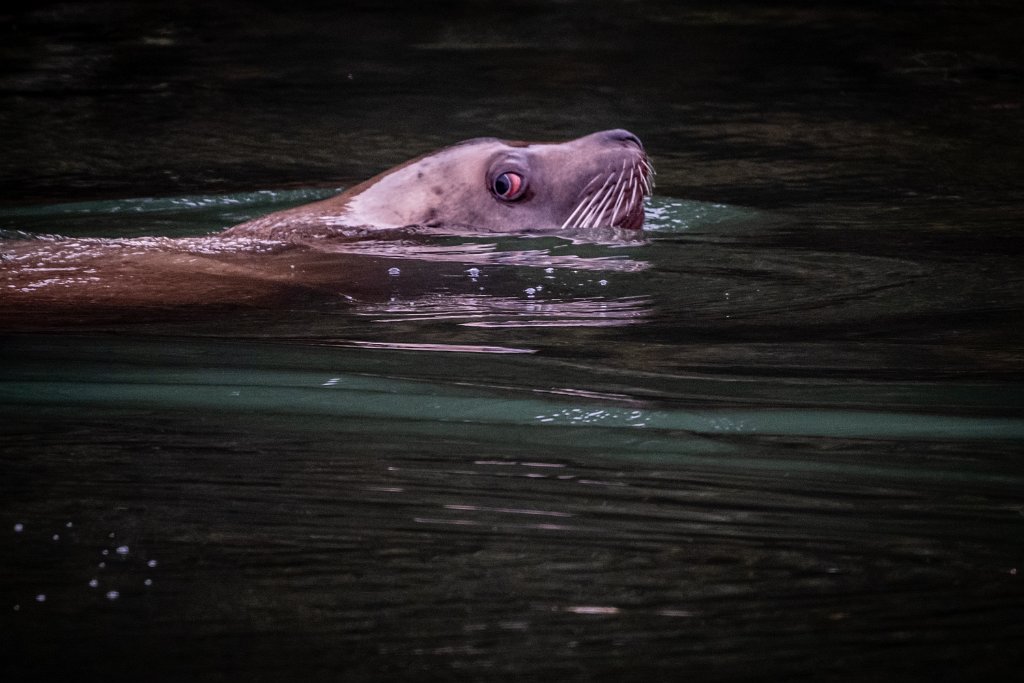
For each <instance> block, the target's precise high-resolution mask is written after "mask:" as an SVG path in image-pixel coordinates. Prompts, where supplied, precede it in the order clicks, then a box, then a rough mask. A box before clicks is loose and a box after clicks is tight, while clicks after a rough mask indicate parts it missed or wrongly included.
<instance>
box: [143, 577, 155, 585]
mask: <svg viewBox="0 0 1024 683" xmlns="http://www.w3.org/2000/svg"><path fill="white" fill-rule="evenodd" d="M142 583H143V584H144V585H146V586H152V585H153V579H146V580H145V581H143V582H142Z"/></svg>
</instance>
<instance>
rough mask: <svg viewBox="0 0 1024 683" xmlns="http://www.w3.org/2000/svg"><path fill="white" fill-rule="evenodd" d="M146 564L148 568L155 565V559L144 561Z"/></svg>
mask: <svg viewBox="0 0 1024 683" xmlns="http://www.w3.org/2000/svg"><path fill="white" fill-rule="evenodd" d="M146 566H147V567H149V568H153V567H155V566H156V560H150V561H149V562H147V563H146Z"/></svg>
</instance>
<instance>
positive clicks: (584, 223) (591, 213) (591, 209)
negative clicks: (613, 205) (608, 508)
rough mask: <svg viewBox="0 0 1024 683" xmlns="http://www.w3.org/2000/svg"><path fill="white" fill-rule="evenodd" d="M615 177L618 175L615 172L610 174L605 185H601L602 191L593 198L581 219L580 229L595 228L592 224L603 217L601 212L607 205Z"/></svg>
mask: <svg viewBox="0 0 1024 683" xmlns="http://www.w3.org/2000/svg"><path fill="white" fill-rule="evenodd" d="M615 177H616V175H615V173H614V172H613V173H609V174H608V176H607V177H606V178H605V181H604V184H603V185H601V189H600V190H598V191H597V192H596V193H595V194H594V196H593V197H592V198H591V201H590V205H589V206H588V207H587V210H586V212H585V213H584V215H583V216H582V217H581V218H580V221H579V224H578V227H581V228H590V227H593V226H592V225H591V223H593V222H594V220H596V219H597V217H598V216H600V215H601V211H603V206H604V204H605V203H606V202H605V200H606V199H607V197H608V193H609V192H610V191H611V189H612V181H613V179H614V178H615Z"/></svg>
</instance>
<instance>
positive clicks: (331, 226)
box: [221, 129, 653, 240]
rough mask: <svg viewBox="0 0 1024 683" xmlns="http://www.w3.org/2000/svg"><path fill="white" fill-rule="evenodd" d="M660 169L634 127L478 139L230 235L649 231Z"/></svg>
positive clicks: (228, 233)
mask: <svg viewBox="0 0 1024 683" xmlns="http://www.w3.org/2000/svg"><path fill="white" fill-rule="evenodd" d="M652 174H653V169H652V167H651V164H650V161H649V160H648V158H647V155H646V154H645V152H644V148H643V145H642V144H641V142H640V140H639V138H637V137H636V136H635V135H633V134H632V133H630V132H629V131H626V130H621V129H615V130H607V131H601V132H598V133H593V134H591V135H587V136H585V137H581V138H577V139H575V140H570V141H568V142H563V143H527V142H507V141H503V140H497V139H495V138H477V139H474V140H467V141H465V142H461V143H458V144H456V145H452V146H451V147H446V148H444V149H440V150H438V151H436V152H433V153H431V154H427V155H424V156H421V157H418V158H416V159H412V160H410V161H408V162H406V163H404V164H401V165H400V166H396V167H395V168H392V169H390V170H388V171H385V172H384V173H381V174H380V175H378V176H376V177H374V178H371V179H370V180H367V181H366V182H364V183H361V184H359V185H356V186H355V187H353V188H351V189H349V190H347V191H345V192H343V193H342V194H340V195H338V196H337V197H332V198H330V199H326V200H323V201H319V202H315V203H312V204H307V205H305V206H299V207H296V208H293V209H288V210H286V211H280V212H277V213H272V214H270V215H268V216H263V217H261V218H257V219H255V220H252V221H249V222H246V223H243V224H241V225H237V226H235V227H233V228H229V229H228V230H225V231H224V232H223V233H221V234H222V235H223V236H225V237H251V238H257V239H272V240H277V239H293V238H296V237H299V238H301V237H307V236H308V237H316V236H324V235H330V234H331V232H332V231H336V230H338V229H339V228H357V227H370V228H401V227H407V226H423V227H430V228H452V229H471V230H478V231H495V232H554V231H560V230H577V229H591V228H624V229H628V230H639V229H640V228H642V227H643V220H644V211H643V202H644V198H645V197H646V196H648V195H649V194H650V192H651V175H652Z"/></svg>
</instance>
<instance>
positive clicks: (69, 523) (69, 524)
mask: <svg viewBox="0 0 1024 683" xmlns="http://www.w3.org/2000/svg"><path fill="white" fill-rule="evenodd" d="M64 526H66V527H67V528H69V529H70V528H71V527H73V526H74V524H73V523H71V522H68V523H67V524H65V525H64Z"/></svg>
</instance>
